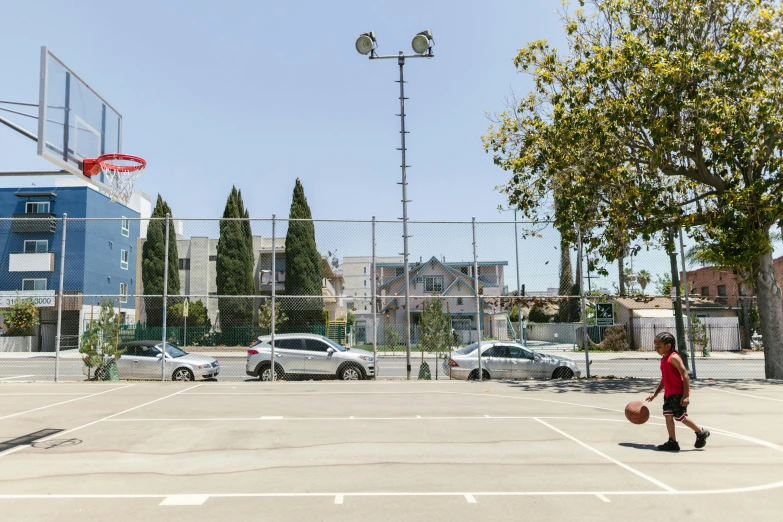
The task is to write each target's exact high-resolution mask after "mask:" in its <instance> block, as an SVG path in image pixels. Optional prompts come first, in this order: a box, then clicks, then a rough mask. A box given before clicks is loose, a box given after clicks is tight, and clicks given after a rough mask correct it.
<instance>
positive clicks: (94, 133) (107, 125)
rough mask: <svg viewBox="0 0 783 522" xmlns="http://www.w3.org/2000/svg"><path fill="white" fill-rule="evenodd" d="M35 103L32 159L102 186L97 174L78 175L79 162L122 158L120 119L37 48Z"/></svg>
mask: <svg viewBox="0 0 783 522" xmlns="http://www.w3.org/2000/svg"><path fill="white" fill-rule="evenodd" d="M38 103H39V105H38V155H39V156H41V157H43V158H45V159H47V160H49V161H51V162H52V163H54V164H55V165H57V166H59V167H60V168H62V169H65V170H67V171H68V172H70V173H72V174H74V175H75V176H78V177H79V178H81V179H85V180H88V181H90V182H91V183H94V184H97V185H104V184H105V180H104V175H103V173H101V174H99V175H97V176H94V177H92V178H88V177H87V176H85V175H84V173H83V171H82V168H83V163H84V158H97V157H98V156H100V155H102V154H112V153H120V152H122V116H121V115H120V113H119V112H117V110H115V109H114V107H112V106H111V105H110V104H109V103H108V102H107V101H106V100H105V99H103V98H102V97H101V96H100V95H99V94H98V93H97V92H95V90H93V89H92V87H90V86H89V85H87V83H85V82H84V81H83V80H82V79H81V78H80V77H79V76H78V75H77V74H76V73H75V72H73V71H72V70H71V69H70V68H68V66H66V65H65V64H64V63H63V62H62V61H60V60H59V59H58V58H57V57H56V56H55V55H54V54H52V53H51V51H49V50H48V49H47V48H46V47H42V48H41V84H40V97H39V101H38Z"/></svg>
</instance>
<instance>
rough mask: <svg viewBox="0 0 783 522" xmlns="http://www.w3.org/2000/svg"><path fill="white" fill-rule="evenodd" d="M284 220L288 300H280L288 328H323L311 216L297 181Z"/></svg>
mask: <svg viewBox="0 0 783 522" xmlns="http://www.w3.org/2000/svg"><path fill="white" fill-rule="evenodd" d="M288 217H289V222H288V233H287V234H286V236H285V265H286V266H285V294H286V295H288V296H292V297H286V298H284V299H282V300H281V304H282V309H283V310H285V312H286V314H287V315H288V323H289V324H290V325H292V326H293V327H296V328H307V327H309V326H313V325H318V324H323V299H322V296H323V293H322V290H321V284H322V279H323V265H322V264H321V263H322V261H321V254H319V253H318V247H317V246H316V243H315V225H314V224H313V221H312V219H313V216H312V213H311V212H310V206H309V205H308V204H307V198H306V197H305V193H304V187H302V183H301V182H300V181H299V179H297V180H296V184H295V185H294V193H293V196H292V198H291V210H290V212H289V214H288ZM293 296H296V297H293ZM303 296H313V297H303Z"/></svg>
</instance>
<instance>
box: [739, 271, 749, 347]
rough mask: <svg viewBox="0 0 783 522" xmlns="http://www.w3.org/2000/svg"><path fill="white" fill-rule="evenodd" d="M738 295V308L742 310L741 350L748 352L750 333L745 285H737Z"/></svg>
mask: <svg viewBox="0 0 783 522" xmlns="http://www.w3.org/2000/svg"><path fill="white" fill-rule="evenodd" d="M739 293H740V307H741V308H742V328H741V329H742V346H741V348H742V349H746V350H749V349H750V348H751V333H750V302H749V301H748V299H747V297H746V296H747V295H748V290H747V285H746V284H745V283H740V285H739Z"/></svg>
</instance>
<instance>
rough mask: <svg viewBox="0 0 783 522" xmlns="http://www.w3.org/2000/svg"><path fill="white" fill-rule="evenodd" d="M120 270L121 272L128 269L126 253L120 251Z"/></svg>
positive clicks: (125, 251)
mask: <svg viewBox="0 0 783 522" xmlns="http://www.w3.org/2000/svg"><path fill="white" fill-rule="evenodd" d="M120 268H122V269H123V270H127V269H128V251H127V250H120Z"/></svg>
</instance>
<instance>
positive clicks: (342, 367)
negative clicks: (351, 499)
mask: <svg viewBox="0 0 783 522" xmlns="http://www.w3.org/2000/svg"><path fill="white" fill-rule="evenodd" d="M270 342H271V337H270V336H268V335H267V336H262V337H259V338H258V339H257V340H256V341H255V342H254V343H253V344H252V345H251V346H250V348H249V349H248V350H247V367H246V368H245V371H246V373H247V374H248V375H250V376H252V377H258V378H259V379H261V380H262V381H269V380H272V365H271V363H270V359H271V357H272V345H271V344H270ZM275 374H276V375H275V378H276V379H283V378H287V377H290V376H308V377H314V376H323V377H336V378H338V379H343V380H346V381H355V380H361V379H366V378H368V377H373V376H374V375H375V361H374V360H373V356H372V353H370V352H368V351H365V350H357V349H353V348H346V347H344V346H340V345H339V344H337V343H336V342H334V341H332V340H331V339H329V338H328V337H324V336H322V335H313V334H280V335H275Z"/></svg>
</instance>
